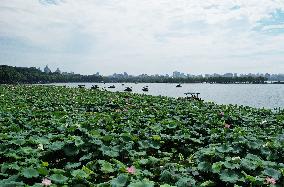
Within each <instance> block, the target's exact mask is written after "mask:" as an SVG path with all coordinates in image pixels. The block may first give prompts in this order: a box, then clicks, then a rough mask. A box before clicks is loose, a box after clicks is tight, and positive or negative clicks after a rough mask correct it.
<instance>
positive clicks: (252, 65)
mask: <svg viewBox="0 0 284 187" xmlns="http://www.w3.org/2000/svg"><path fill="white" fill-rule="evenodd" d="M283 41H284V1H279V0H276V1H275V0H262V1H259V0H249V1H248V0H238V1H235V0H220V1H212V0H204V1H193V0H176V1H175V0H155V1H150V0H145V1H141V0H123V1H120V0H82V1H78V0H25V1H23V0H1V4H0V64H5V65H11V66H24V67H41V68H42V67H44V66H45V65H46V64H48V65H49V68H50V69H52V70H53V71H55V70H56V68H59V69H60V70H64V71H66V72H75V73H80V74H84V75H87V74H94V73H96V72H100V73H101V74H104V75H111V74H113V73H115V72H128V73H129V74H133V75H139V74H141V73H147V74H156V73H158V74H171V73H172V72H173V71H179V72H188V73H191V74H213V73H219V74H225V73H227V72H232V73H266V72H268V73H271V74H272V73H284V42H283Z"/></svg>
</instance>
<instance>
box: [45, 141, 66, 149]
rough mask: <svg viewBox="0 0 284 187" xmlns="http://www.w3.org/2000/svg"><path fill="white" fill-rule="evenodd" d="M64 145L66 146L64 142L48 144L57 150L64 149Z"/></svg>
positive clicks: (50, 147)
mask: <svg viewBox="0 0 284 187" xmlns="http://www.w3.org/2000/svg"><path fill="white" fill-rule="evenodd" d="M63 146H64V142H53V143H51V144H50V145H49V146H48V148H49V149H50V150H53V151H57V150H60V149H62V148H63Z"/></svg>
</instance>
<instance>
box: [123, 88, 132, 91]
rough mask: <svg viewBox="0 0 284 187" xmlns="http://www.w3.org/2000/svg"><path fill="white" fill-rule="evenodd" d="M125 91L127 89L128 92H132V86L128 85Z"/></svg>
mask: <svg viewBox="0 0 284 187" xmlns="http://www.w3.org/2000/svg"><path fill="white" fill-rule="evenodd" d="M124 91H126V92H132V88H130V87H126V88H125V89H124Z"/></svg>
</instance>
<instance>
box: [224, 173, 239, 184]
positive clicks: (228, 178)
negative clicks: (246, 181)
mask: <svg viewBox="0 0 284 187" xmlns="http://www.w3.org/2000/svg"><path fill="white" fill-rule="evenodd" d="M220 179H221V180H222V181H224V182H228V183H236V182H237V181H238V180H239V176H238V175H237V174H236V173H235V172H233V171H231V170H224V171H222V172H221V173H220Z"/></svg>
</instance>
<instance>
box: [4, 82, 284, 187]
mask: <svg viewBox="0 0 284 187" xmlns="http://www.w3.org/2000/svg"><path fill="white" fill-rule="evenodd" d="M110 103H111V104H112V105H111V106H115V107H110V105H109V104H110ZM90 106H92V107H93V108H96V110H90ZM225 124H229V125H230V126H229V128H226V126H225ZM283 127H284V111H283V110H282V111H278V112H273V111H271V110H266V109H254V108H250V107H237V106H233V105H216V104H214V103H206V102H200V101H188V100H177V99H174V98H168V97H153V96H146V95H139V94H129V93H111V92H107V91H99V90H87V89H79V88H64V87H55V86H8V85H5V86H4V85H3V86H0V186H23V185H26V186H33V185H34V186H42V185H41V184H40V183H41V182H42V180H43V179H48V180H51V182H52V184H54V186H56V185H57V186H62V185H66V186H113V187H122V186H130V187H140V186H143V187H145V186H149V187H152V186H159V185H160V186H162V187H167V186H168V187H170V186H181V187H182V186H185V187H187V186H234V185H238V186H269V185H268V184H267V179H271V178H273V179H275V180H276V186H279V187H280V186H284V182H283V180H284V177H283V174H284V163H283V162H284V141H283V140H284V138H283V137H284V130H283V129H284V128H283ZM131 166H133V167H132V168H130V167H131ZM133 168H134V171H133V170H132V169H133Z"/></svg>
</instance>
